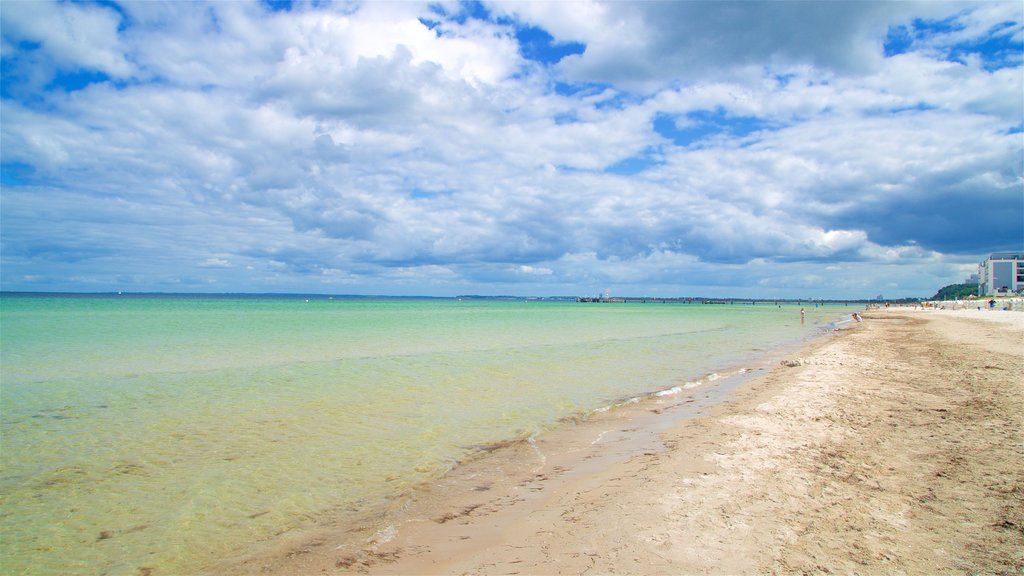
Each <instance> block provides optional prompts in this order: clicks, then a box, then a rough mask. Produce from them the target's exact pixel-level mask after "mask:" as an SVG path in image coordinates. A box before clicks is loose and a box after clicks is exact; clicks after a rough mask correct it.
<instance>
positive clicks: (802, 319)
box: [800, 308, 806, 324]
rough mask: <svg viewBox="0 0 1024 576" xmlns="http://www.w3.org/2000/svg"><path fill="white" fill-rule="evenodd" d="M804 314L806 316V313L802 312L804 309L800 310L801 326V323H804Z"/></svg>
mask: <svg viewBox="0 0 1024 576" xmlns="http://www.w3.org/2000/svg"><path fill="white" fill-rule="evenodd" d="M804 314H806V312H804V309H803V308H801V309H800V323H801V324H803V323H804Z"/></svg>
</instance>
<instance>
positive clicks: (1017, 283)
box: [978, 252, 1024, 296]
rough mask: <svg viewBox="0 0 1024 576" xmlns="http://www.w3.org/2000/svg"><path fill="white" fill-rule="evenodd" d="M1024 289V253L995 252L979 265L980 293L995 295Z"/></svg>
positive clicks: (981, 294) (982, 294)
mask: <svg viewBox="0 0 1024 576" xmlns="http://www.w3.org/2000/svg"><path fill="white" fill-rule="evenodd" d="M1021 290H1024V253H1022V252H995V253H993V254H992V255H991V256H989V257H988V260H985V261H984V262H982V263H981V264H979V265H978V295H980V296H993V295H996V294H1010V293H1013V292H1020V291H1021Z"/></svg>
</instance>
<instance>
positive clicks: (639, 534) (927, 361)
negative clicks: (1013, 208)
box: [248, 310, 1024, 574]
mask: <svg viewBox="0 0 1024 576" xmlns="http://www.w3.org/2000/svg"><path fill="white" fill-rule="evenodd" d="M1022 426H1024V314H1020V313H1014V312H987V311H980V312H978V313H977V314H973V313H967V312H962V313H946V312H942V311H917V312H915V311H896V310H893V311H888V310H885V311H873V312H869V313H865V314H864V322H862V323H860V324H856V325H854V326H853V328H852V329H850V330H845V331H843V333H841V334H838V335H836V336H834V337H831V338H827V339H825V340H822V341H819V342H817V343H815V344H814V345H812V346H811V347H810V348H808V349H805V350H803V351H802V352H801V353H800V354H799V355H796V356H793V357H790V358H787V359H786V360H784V361H783V362H782V363H781V364H780V365H778V366H776V367H774V368H773V369H771V370H769V371H768V372H767V373H766V374H765V375H764V376H762V377H759V378H757V379H755V380H753V381H751V382H749V383H747V384H746V385H744V386H743V387H742V388H740V390H739V391H738V392H736V393H734V394H733V395H732V396H731V397H730V398H729V400H728V401H726V402H724V403H721V404H719V405H718V406H716V407H715V408H714V409H713V411H712V412H711V413H710V414H705V415H702V416H700V417H696V418H690V419H685V420H682V421H680V422H677V423H676V424H675V425H674V426H673V427H672V428H671V429H670V430H669V431H667V432H664V433H663V434H662V436H661V442H662V443H663V445H664V447H663V448H661V449H655V450H650V449H645V450H643V451H640V452H637V453H636V454H635V455H633V456H632V457H631V458H628V459H625V460H624V461H619V462H617V463H614V464H611V465H609V466H607V467H604V468H601V469H598V470H589V471H587V472H585V473H583V472H579V471H575V472H574V470H573V469H572V467H571V466H560V465H558V464H557V463H555V462H552V461H546V462H545V464H544V465H543V466H538V468H537V469H536V470H535V472H534V476H533V480H532V481H531V482H525V483H519V484H517V485H514V486H510V487H509V489H508V490H506V491H492V492H488V493H484V494H477V495H474V497H475V498H476V500H474V501H473V502H472V503H470V504H466V502H459V501H458V500H453V501H452V502H451V503H450V508H451V510H450V511H449V513H447V514H439V515H437V516H435V517H434V519H433V520H424V521H422V522H415V523H408V524H405V525H402V526H400V527H398V529H397V531H396V533H395V534H394V535H388V537H387V538H379V537H378V538H377V539H375V540H370V541H368V542H367V544H366V546H365V547H364V548H363V549H361V550H351V549H336V548H334V547H332V546H329V545H326V544H329V540H330V539H329V538H328V539H326V540H325V539H321V540H320V541H318V542H316V543H314V544H315V545H313V546H307V547H306V548H295V549H293V550H292V551H291V556H290V559H289V560H288V561H284V562H280V563H279V562H269V563H261V562H254V563H250V564H249V566H248V567H249V568H250V569H251V568H255V567H256V565H259V564H262V568H263V569H264V570H269V571H270V572H276V573H283V574H288V573H296V574H298V573H310V572H326V573H352V572H361V573H371V574H621V573H627V574H741V573H748V574H749V573H765V572H782V573H800V572H842V573H854V572H855V573H869V574H870V573H877V574H880V573H887V574H888V573H911V574H938V573H965V572H968V573H1021V571H1022V570H1024V437H1022ZM392 536H393V537H392ZM264 560H265V559H264ZM279 560H280V559H279Z"/></svg>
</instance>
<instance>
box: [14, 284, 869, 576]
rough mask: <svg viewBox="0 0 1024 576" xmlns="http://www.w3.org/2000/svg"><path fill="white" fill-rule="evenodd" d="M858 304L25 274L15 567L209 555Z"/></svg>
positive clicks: (162, 566) (793, 333)
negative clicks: (43, 281) (77, 286)
mask: <svg viewBox="0 0 1024 576" xmlns="http://www.w3.org/2000/svg"><path fill="white" fill-rule="evenodd" d="M800 308H803V309H804V310H805V312H806V318H804V319H803V320H801V316H800V312H799V310H800ZM851 310H853V308H852V307H850V308H847V307H845V306H844V305H842V304H838V305H824V304H821V305H816V304H813V303H807V302H805V303H802V304H796V303H780V304H775V303H765V302H758V303H756V304H751V303H746V304H740V303H730V304H702V303H699V302H696V303H688V304H684V303H669V304H663V303H611V302H604V303H577V302H571V301H544V300H517V299H510V300H480V299H468V300H460V299H456V298H451V299H408V298H406V299H387V298H341V297H337V298H332V297H327V296H206V295H203V296H190V295H180V296H172V295H53V294H32V295H29V294H13V293H6V294H3V295H2V297H0V572H2V573H4V574H61V575H64V574H84V575H94V574H95V575H107V574H110V575H120V574H133V575H134V574H153V575H161V574H194V573H201V572H203V571H204V570H207V569H209V567H211V566H214V565H216V564H217V563H218V562H222V561H223V560H224V559H226V558H232V557H236V556H239V555H243V554H245V553H246V552H247V550H249V549H250V548H251V547H252V546H254V545H255V544H256V543H265V542H268V541H273V540H274V539H275V538H281V537H283V536H286V535H287V534H289V533H292V532H294V531H299V530H302V529H304V527H307V526H309V525H310V524H312V523H316V522H319V521H322V519H323V518H324V516H325V515H330V516H333V517H334V518H335V521H336V522H344V519H345V517H346V515H353V516H355V515H358V514H359V513H360V511H364V510H369V509H372V508H373V507H374V506H379V505H380V504H381V503H382V502H387V501H388V500H389V499H393V498H395V497H396V495H399V494H403V493H408V491H410V490H415V489H417V487H420V486H424V485H429V484H430V483H431V482H435V481H438V480H439V479H441V478H443V477H445V476H446V475H448V474H450V473H452V471H453V470H455V469H457V468H458V467H459V465H460V463H462V462H465V461H466V460H467V458H472V457H474V453H477V452H480V451H482V450H486V447H488V446H497V445H501V444H502V443H506V442H510V441H531V440H532V439H533V438H536V437H537V436H538V435H542V434H545V433H546V432H548V431H551V430H553V429H557V428H558V427H559V426H565V425H566V422H573V421H579V420H580V419H586V418H587V417H588V415H591V414H595V413H600V412H604V411H608V410H613V409H615V407H616V406H620V405H623V404H627V403H629V402H632V401H635V400H636V399H638V398H645V397H654V396H658V395H662V396H664V395H671V394H676V393H682V392H683V391H685V390H687V389H691V388H694V387H696V386H703V387H714V386H718V385H720V383H721V382H722V381H724V380H727V378H719V376H720V375H731V374H735V373H737V370H738V372H739V373H742V372H744V371H745V370H746V369H745V368H744V366H750V365H753V364H755V363H757V362H759V361H763V360H764V359H765V358H766V357H768V356H770V355H771V354H772V353H773V352H775V351H778V350H780V349H783V348H786V347H793V346H796V345H799V344H800V343H801V342H805V341H806V340H807V339H809V338H814V337H817V336H820V335H821V334H823V333H825V332H828V331H830V330H832V329H833V328H834V327H835V326H836V324H835V323H836V322H837V321H839V320H840V318H841V317H843V316H844V315H845V316H847V317H848V314H849V312H850V311H851Z"/></svg>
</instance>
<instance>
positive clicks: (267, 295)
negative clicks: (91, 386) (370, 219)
mask: <svg viewBox="0 0 1024 576" xmlns="http://www.w3.org/2000/svg"><path fill="white" fill-rule="evenodd" d="M6 297H43V298H178V299H202V298H211V299H281V300H296V299H317V300H438V301H448V300H453V301H473V300H480V301H514V302H528V301H541V302H587V303H589V302H594V303H608V304H623V303H625V304H739V305H743V304H747V305H749V304H755V305H764V304H771V305H775V304H790V305H792V304H796V305H814V304H850V305H866V304H872V303H874V304H884V303H886V302H889V303H898V302H907V303H914V302H918V301H917V300H907V301H904V300H868V299H862V300H845V299H835V298H824V299H817V298H813V299H812V298H722V297H715V296H678V297H663V296H616V297H609V298H603V297H590V296H511V295H498V296H486V295H479V294H460V295H457V296H402V295H388V294H326V293H301V292H295V293H292V292H34V291H21V290H7V291H0V298H6Z"/></svg>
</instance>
